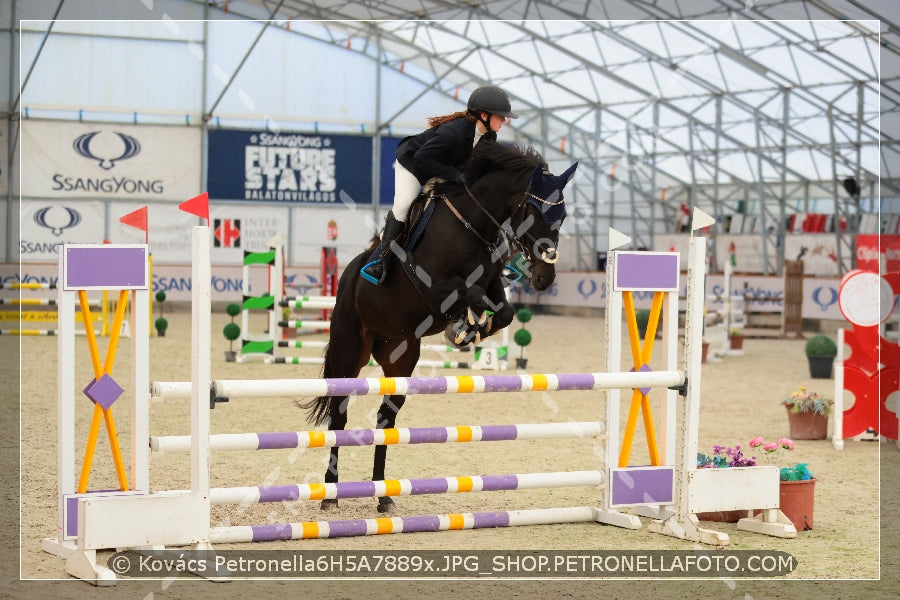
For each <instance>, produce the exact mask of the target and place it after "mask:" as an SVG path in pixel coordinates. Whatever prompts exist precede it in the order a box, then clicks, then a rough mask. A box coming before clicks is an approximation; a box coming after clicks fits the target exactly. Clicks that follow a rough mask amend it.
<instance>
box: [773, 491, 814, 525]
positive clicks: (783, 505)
mask: <svg viewBox="0 0 900 600" xmlns="http://www.w3.org/2000/svg"><path fill="white" fill-rule="evenodd" d="M816 481H817V480H816V479H807V480H805V481H782V482H780V484H781V485H780V502H779V509H780V510H781V512H783V513H784V514H785V516H786V517H787V518H788V519H790V520H791V522H792V523H793V524H794V527H795V528H796V529H797V531H808V530H810V529H812V528H813V504H814V500H815V491H816Z"/></svg>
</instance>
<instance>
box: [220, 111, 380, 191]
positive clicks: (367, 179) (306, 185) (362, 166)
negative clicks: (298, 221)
mask: <svg viewBox="0 0 900 600" xmlns="http://www.w3.org/2000/svg"><path fill="white" fill-rule="evenodd" d="M391 154H392V155H393V153H391ZM389 175H390V182H391V186H392V185H393V180H394V179H393V173H390V174H389ZM207 189H208V191H209V196H210V198H211V199H215V200H245V201H260V202H294V203H304V204H321V205H329V204H343V203H349V202H350V201H352V202H353V203H354V204H371V203H372V138H371V137H365V136H353V135H319V134H307V133H296V132H280V133H274V132H271V131H246V130H233V129H213V130H211V131H210V132H209V181H208V186H207ZM392 195H393V194H392Z"/></svg>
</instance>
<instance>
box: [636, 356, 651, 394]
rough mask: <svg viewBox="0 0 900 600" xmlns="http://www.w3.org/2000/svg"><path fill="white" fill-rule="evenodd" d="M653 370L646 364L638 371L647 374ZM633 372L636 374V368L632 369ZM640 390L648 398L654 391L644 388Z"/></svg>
mask: <svg viewBox="0 0 900 600" xmlns="http://www.w3.org/2000/svg"><path fill="white" fill-rule="evenodd" d="M652 370H653V369H651V368H650V365H648V364H646V363H644V364H643V365H641V368H640V369H638V371H640V372H641V373H646V372H647V371H652ZM631 372H632V373H633V372H634V367H631ZM638 389H639V390H640V391H641V393H642V394H644V395H645V396H646V395H647V394H649V393H650V390H651V389H653V388H651V387H642V388H638Z"/></svg>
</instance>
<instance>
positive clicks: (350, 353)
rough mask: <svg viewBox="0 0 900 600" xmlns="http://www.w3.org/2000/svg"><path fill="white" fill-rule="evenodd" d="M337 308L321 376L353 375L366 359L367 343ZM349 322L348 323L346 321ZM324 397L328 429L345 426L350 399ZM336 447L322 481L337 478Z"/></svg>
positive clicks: (325, 506)
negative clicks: (340, 318)
mask: <svg viewBox="0 0 900 600" xmlns="http://www.w3.org/2000/svg"><path fill="white" fill-rule="evenodd" d="M336 315H337V310H335V313H333V314H332V319H331V320H332V329H331V334H330V336H329V337H330V341H329V343H328V348H327V350H326V352H325V364H324V366H323V369H322V376H323V377H325V378H333V377H356V376H357V375H359V372H360V371H361V370H362V368H363V366H364V365H366V364H367V363H368V362H369V353H370V351H371V346H370V344H369V342H368V341H367V340H366V339H365V338H364V337H363V336H362V335H360V332H359V330H358V329H357V328H356V325H355V321H350V320H349V319H343V320H339V319H336V318H335V316H336ZM348 321H349V322H348ZM324 398H327V399H328V400H327V401H328V429H331V430H336V431H339V430H342V429H344V428H345V427H346V426H347V411H348V407H349V403H350V399H349V397H347V396H330V397H328V396H326V397H324ZM339 450H340V448H339V447H337V446H333V447H332V448H331V450H330V453H329V457H328V469H327V470H326V471H325V483H337V481H338V452H339ZM337 505H338V501H337V499H336V498H335V499H324V500H322V504H321V509H322V510H330V509H332V508H335V507H337Z"/></svg>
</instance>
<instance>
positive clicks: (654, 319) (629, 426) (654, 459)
mask: <svg viewBox="0 0 900 600" xmlns="http://www.w3.org/2000/svg"><path fill="white" fill-rule="evenodd" d="M622 300H623V302H624V308H625V317H626V324H627V326H628V341H629V345H630V346H631V357H632V360H633V362H634V371H635V372H638V371H640V369H641V367H643V366H644V365H646V364H649V362H650V358H651V357H652V356H653V341H654V340H655V339H656V328H657V327H658V326H659V316H660V314H661V313H662V301H663V292H654V294H653V303H652V305H651V307H650V319H649V321H648V322H647V331H646V333H645V335H644V340H643V344H641V340H640V333H639V332H638V328H637V314H636V313H635V310H634V296H633V295H632V293H631V292H630V291H626V292H625V293H624V294H623V295H622ZM638 410H640V412H641V414H642V415H643V417H644V430H645V431H646V432H647V449H648V450H649V452H650V464H651V465H654V466H658V465H659V448H658V446H657V444H656V429H655V427H654V425H653V412H652V410H651V408H650V398H649V396H647V394H645V393H643V392H642V391H641V390H639V389H638V388H635V389H634V391H633V392H632V394H631V406H630V407H629V409H628V419H627V421H626V422H625V433H624V434H623V435H622V449H621V451H620V452H619V468H625V467H627V466H628V459H629V458H630V457H631V446H632V444H633V442H634V433H635V430H636V429H637V417H638Z"/></svg>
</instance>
